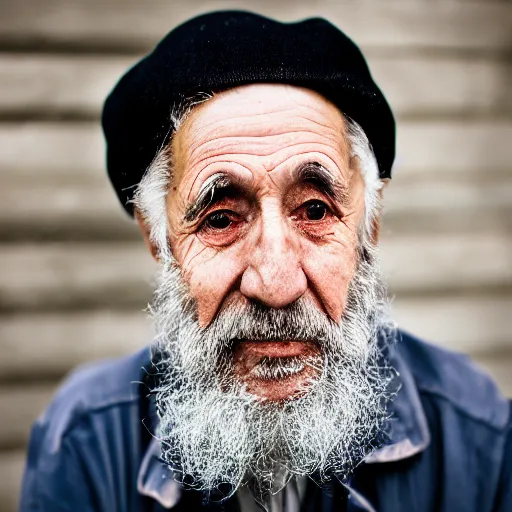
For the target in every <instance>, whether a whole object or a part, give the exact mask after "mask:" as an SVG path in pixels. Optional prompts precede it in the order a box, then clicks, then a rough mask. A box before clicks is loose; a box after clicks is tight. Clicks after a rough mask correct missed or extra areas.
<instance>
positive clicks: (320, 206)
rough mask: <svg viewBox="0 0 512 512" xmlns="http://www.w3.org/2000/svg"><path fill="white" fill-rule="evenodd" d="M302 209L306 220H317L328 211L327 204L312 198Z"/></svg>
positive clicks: (322, 217) (323, 216)
mask: <svg viewBox="0 0 512 512" xmlns="http://www.w3.org/2000/svg"><path fill="white" fill-rule="evenodd" d="M304 211H305V214H306V218H307V220H310V221H318V220H322V219H324V218H325V216H326V215H327V212H328V206H327V205H326V204H325V203H323V202H322V201H318V200H313V201H308V202H307V203H306V204H305V205H304Z"/></svg>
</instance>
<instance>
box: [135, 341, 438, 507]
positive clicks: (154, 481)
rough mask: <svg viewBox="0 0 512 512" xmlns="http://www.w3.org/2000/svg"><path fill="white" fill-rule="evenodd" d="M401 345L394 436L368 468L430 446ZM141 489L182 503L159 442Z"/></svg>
mask: <svg viewBox="0 0 512 512" xmlns="http://www.w3.org/2000/svg"><path fill="white" fill-rule="evenodd" d="M398 336H399V337H400V333H399V334H398ZM399 345H400V343H398V344H396V343H395V344H393V345H392V347H391V348H390V349H389V350H390V354H389V358H390V362H391V365H392V366H393V367H394V368H395V369H396V370H397V372H398V377H399V379H400V389H399V391H398V393H397V395H396V396H395V398H394V400H393V401H392V402H391V404H390V406H389V409H390V418H391V420H390V421H391V428H390V432H389V435H388V439H387V441H386V442H385V444H384V445H383V446H382V447H380V448H379V449H378V450H376V451H374V452H372V453H371V454H370V455H368V456H367V457H366V459H365V462H366V463H367V464H377V463H378V464H382V463H388V462H396V461H399V460H404V459H407V458H409V457H412V456H413V455H416V454H418V453H420V452H422V451H423V450H425V449H426V448H427V446H428V445H429V444H430V431H429V428H428V423H427V419H426V416H425V412H424V410H423V406H422V405H421V401H420V397H419V393H418V389H417V387H416V384H415V381H414V377H413V374H412V372H411V370H410V368H409V365H408V364H407V362H406V361H405V360H404V358H403V356H402V355H401V354H400V353H399ZM137 489H138V491H139V493H140V494H142V495H144V496H149V497H151V498H153V499H155V500H156V501H157V502H159V503H160V504H161V505H162V506H164V507H166V508H168V509H170V508H172V507H174V506H175V505H176V504H177V503H178V502H179V500H180V497H181V488H180V485H179V484H178V482H177V481H176V480H174V478H173V474H172V471H171V470H170V469H169V468H168V467H167V466H166V465H165V464H163V463H162V462H161V459H160V443H159V442H158V440H157V439H156V438H153V439H152V440H151V442H150V443H149V446H148V448H147V450H146V453H145V455H144V457H143V460H142V463H141V466H140V469H139V474H138V479H137ZM350 490H351V491H352V492H353V495H354V496H356V497H358V499H360V500H362V502H361V503H360V505H361V506H363V505H364V506H363V508H364V509H366V510H371V508H368V507H367V506H366V505H365V501H366V500H364V497H362V496H359V495H357V493H356V491H355V490H354V489H350Z"/></svg>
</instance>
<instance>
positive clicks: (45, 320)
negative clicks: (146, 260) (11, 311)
mask: <svg viewBox="0 0 512 512" xmlns="http://www.w3.org/2000/svg"><path fill="white" fill-rule="evenodd" d="M152 337H153V329H152V326H151V322H150V320H149V318H148V316H147V314H146V313H145V312H144V311H142V308H140V309H133V310H126V311H109V310H106V309H103V310H95V311H78V312H62V313H59V312H55V313H29V314H16V315H9V316H6V317H4V318H2V321H1V322H0V347H1V349H2V351H3V353H4V355H5V357H2V358H1V359H0V380H2V381H7V382H8V381H9V380H10V379H14V378H17V376H20V375H21V376H23V378H25V379H29V380H37V379H41V380H48V379H52V378H60V377H62V376H63V375H64V374H65V373H66V372H68V371H69V370H70V369H71V368H73V367H75V366H77V365H79V364H82V363H85V362H87V361H92V360H96V359H104V358H110V357H118V356H121V355H124V354H129V353H132V352H135V351H137V350H139V349H140V348H142V347H144V346H145V345H148V344H149V343H150V341H151V339H152Z"/></svg>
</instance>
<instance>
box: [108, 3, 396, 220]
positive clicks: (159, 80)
mask: <svg viewBox="0 0 512 512" xmlns="http://www.w3.org/2000/svg"><path fill="white" fill-rule="evenodd" d="M257 82H267V83H270V82H277V83H286V84H292V85H298V86H302V87H307V88H310V89H313V90H315V91H317V92H319V93H321V94H323V95H324V96H325V97H326V98H327V99H329V100H330V101H332V102H333V103H334V104H335V105H336V106H337V107H338V108H339V109H340V110H341V111H342V112H343V113H344V114H346V115H347V116H349V117H350V118H352V119H354V120H355V121H357V122H358V123H359V124H360V125H361V126H362V128H363V130H364V131H365V133H366V135H367V137H368V139H369V140H370V143H371V145H372V147H373V150H374V152H375V156H376V158H377V162H378V165H379V174H380V177H381V178H388V177H390V176H391V166H392V164H393V159H394V156H395V121H394V118H393V114H392V112H391V109H390V107H389V105H388V103H387V102H386V99H385V98H384V96H383V95H382V93H381V91H380V90H379V88H378V87H377V86H376V84H375V83H374V81H373V79H372V77H371V75H370V71H369V69H368V66H367V64H366V61H365V59H364V57H363V55H362V53H361V51H360V50H359V48H358V47H357V46H356V45H355V44H354V43H353V42H352V41H351V40H350V39H349V38H348V37H347V36H346V35H345V34H343V32H341V31H340V30H339V29H338V28H336V27H335V26H334V25H332V24H331V23H329V22H328V21H326V20H324V19H321V18H312V19H307V20H304V21H300V22H297V23H281V22H278V21H275V20H272V19H269V18H265V17H263V16H260V15H257V14H253V13H250V12H244V11H220V12H212V13H209V14H204V15H201V16H198V17H196V18H193V19H191V20H189V21H187V22H185V23H183V24H182V25H180V26H178V27H177V28H175V29H174V30H172V31H171V32H169V34H167V36H166V37H165V38H164V39H163V40H162V41H161V42H160V43H159V44H158V45H157V46H156V48H155V49H154V50H153V51H152V52H151V53H150V54H149V55H147V56H146V57H145V58H143V59H142V60H141V61H139V62H138V63H137V64H136V65H135V66H134V67H132V68H131V69H130V70H129V71H128V72H127V73H126V74H125V75H124V76H123V77H122V78H121V79H120V80H119V82H118V83H117V85H116V86H115V87H114V89H113V90H112V92H111V93H110V95H109V96H108V98H107V100H106V101H105V105H104V108H103V115H102V124H103V130H104V133H105V138H106V142H107V169H108V173H109V176H110V179H111V181H112V184H113V185H114V188H115V189H116V192H117V195H118V196H119V199H120V201H121V203H122V204H123V206H124V208H125V209H126V210H127V211H128V213H130V214H132V215H133V207H132V205H131V203H130V202H129V201H130V200H131V199H132V197H133V194H134V192H135V189H136V187H137V185H138V183H139V181H140V180H141V178H142V176H143V175H144V172H145V170H146V169H147V167H148V166H149V164H150V163H151V161H152V160H153V158H154V157H155V155H156V154H157V152H158V151H159V149H160V148H162V147H163V146H164V145H165V144H166V143H167V142H168V140H169V138H170V136H171V135H172V132H173V130H174V127H173V126H172V121H171V116H170V114H171V111H172V108H173V106H174V105H176V104H179V103H180V102H182V101H183V99H184V98H187V97H190V96H193V95H194V94H195V93H199V92H203V93H209V92H216V91H221V90H225V89H229V88H231V87H236V86H239V85H243V84H250V83H257Z"/></svg>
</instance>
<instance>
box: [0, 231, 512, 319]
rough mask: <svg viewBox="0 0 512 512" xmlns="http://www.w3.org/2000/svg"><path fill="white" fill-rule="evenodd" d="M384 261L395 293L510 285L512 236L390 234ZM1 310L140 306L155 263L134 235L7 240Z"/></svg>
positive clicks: (0, 257) (1, 257)
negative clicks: (119, 239)
mask: <svg viewBox="0 0 512 512" xmlns="http://www.w3.org/2000/svg"><path fill="white" fill-rule="evenodd" d="M381 246H382V252H381V254H382V264H383V268H384V273H385V275H386V276H388V277H389V283H390V287H391V291H392V293H396V294H398V295H399V296H400V295H401V294H403V295H419V294H425V293H428V294H433V293H440V292H442V293H449V292H450V293H451V292H454V291H457V292H462V291H466V292H467V291H469V290H498V291H499V290H503V289H505V290H507V289H509V288H510V287H511V286H512V264H511V258H512V240H511V239H510V237H508V236H506V235H504V234H499V233H497V234H496V233H472V234H467V235H454V234H443V235H424V236H419V235H416V236H415V235H411V234H410V235H406V236H388V237H386V238H384V239H383V240H382V243H381ZM0 268H2V273H1V274H0V308H2V309H3V310H4V311H17V310H55V309H57V308H63V309H77V308H93V307H114V308H121V307H128V306H132V305H133V306H136V307H140V308H142V307H144V306H145V304H146V302H147V301H148V300H149V299H150V297H151V283H152V282H153V276H154V275H155V272H156V270H157V266H156V264H155V263H154V262H153V260H152V258H151V257H150V255H149V253H148V252H147V250H146V248H145V247H144V245H143V243H142V241H140V242H139V243H128V242H127V243H112V244H88V243H76V244H65V243H54V244H40V245H24V244H22V245H16V244H12V245H4V246H2V248H1V251H0Z"/></svg>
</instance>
